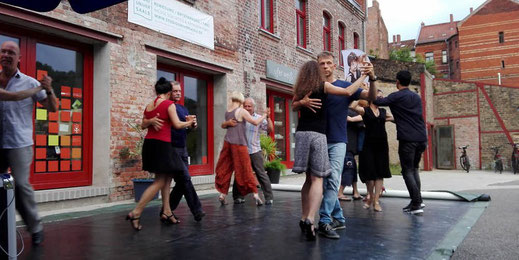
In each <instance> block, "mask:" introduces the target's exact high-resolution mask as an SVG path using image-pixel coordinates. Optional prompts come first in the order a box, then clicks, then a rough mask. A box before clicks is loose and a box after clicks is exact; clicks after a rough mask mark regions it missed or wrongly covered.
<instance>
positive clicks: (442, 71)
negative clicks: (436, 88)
mask: <svg viewBox="0 0 519 260" xmlns="http://www.w3.org/2000/svg"><path fill="white" fill-rule="evenodd" d="M442 51H447V44H446V43H445V42H444V41H441V42H431V43H422V44H417V45H416V50H415V52H416V54H417V55H418V54H421V55H423V57H424V58H425V54H426V53H428V52H432V53H433V58H434V64H435V65H436V75H435V76H436V77H438V78H443V77H449V64H448V63H443V62H442ZM447 62H448V60H447Z"/></svg>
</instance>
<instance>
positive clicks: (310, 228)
mask: <svg viewBox="0 0 519 260" xmlns="http://www.w3.org/2000/svg"><path fill="white" fill-rule="evenodd" d="M304 225H305V235H306V239H307V240H309V241H313V240H315V228H314V224H313V223H312V222H311V221H310V220H309V219H306V220H305V223H304Z"/></svg>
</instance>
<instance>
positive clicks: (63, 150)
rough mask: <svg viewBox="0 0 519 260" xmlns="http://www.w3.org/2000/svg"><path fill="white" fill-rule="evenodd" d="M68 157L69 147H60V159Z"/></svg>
mask: <svg viewBox="0 0 519 260" xmlns="http://www.w3.org/2000/svg"><path fill="white" fill-rule="evenodd" d="M69 158H70V148H61V159H69Z"/></svg>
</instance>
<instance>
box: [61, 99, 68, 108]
mask: <svg viewBox="0 0 519 260" xmlns="http://www.w3.org/2000/svg"><path fill="white" fill-rule="evenodd" d="M61 109H70V99H68V98H62V99H61Z"/></svg>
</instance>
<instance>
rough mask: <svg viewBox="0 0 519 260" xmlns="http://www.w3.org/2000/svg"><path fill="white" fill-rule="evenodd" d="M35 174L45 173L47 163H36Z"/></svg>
mask: <svg viewBox="0 0 519 260" xmlns="http://www.w3.org/2000/svg"><path fill="white" fill-rule="evenodd" d="M35 168H36V169H35V170H34V171H35V172H45V171H47V162H46V161H36V165H35Z"/></svg>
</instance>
